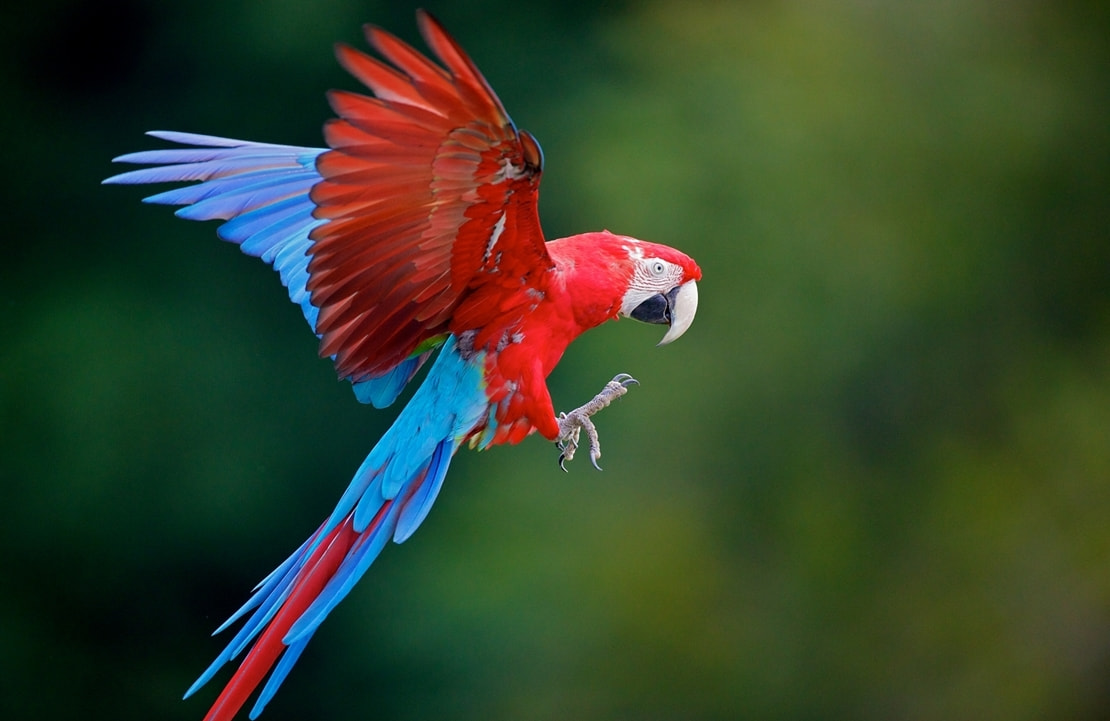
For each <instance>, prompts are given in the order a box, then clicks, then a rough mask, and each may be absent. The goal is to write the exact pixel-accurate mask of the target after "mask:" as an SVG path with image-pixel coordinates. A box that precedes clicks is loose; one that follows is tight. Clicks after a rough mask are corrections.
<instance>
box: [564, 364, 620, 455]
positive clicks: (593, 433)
mask: <svg viewBox="0 0 1110 721" xmlns="http://www.w3.org/2000/svg"><path fill="white" fill-rule="evenodd" d="M639 384H640V382H639V381H638V380H636V379H635V378H633V377H632V376H630V375H628V374H627V373H618V374H617V376H616V377H615V378H613V380H611V381H609V382H608V383H606V384H605V387H604V388H602V389H601V392H600V393H598V394H597V395H596V396H594V398H593V400H592V401H590V402H589V403H586V404H585V405H583V406H579V407H578V408H575V409H574V410H573V411H571V412H570V413H560V414H559V418H558V420H559V437H558V438H557V439H556V440H555V445H556V446H558V447H559V468H562V469H563V471H566V470H567V467H566V462H567V461H570V460H573V459H574V453H575V451H577V450H578V440H579V436H580V434H581V433H582V431H583V430H585V431H586V441H587V443H588V444H589V448H590V463H592V464H593V466H594V468H596V469H597V470H599V471H600V470H601V466H599V465H597V459H599V458H601V442H600V441H599V440H598V438H597V428H595V427H594V422H593V421H592V420H590V416H592V415H593V414H595V413H597V412H598V411H600V410H601V409H602V408H604V407H605V406H607V405H609V404H610V403H612V402H613V401H614V400H616V399H617V398H620V397H621V396H623V395H624V394H625V393H627V392H628V388H629V387H630V386H633V385H639Z"/></svg>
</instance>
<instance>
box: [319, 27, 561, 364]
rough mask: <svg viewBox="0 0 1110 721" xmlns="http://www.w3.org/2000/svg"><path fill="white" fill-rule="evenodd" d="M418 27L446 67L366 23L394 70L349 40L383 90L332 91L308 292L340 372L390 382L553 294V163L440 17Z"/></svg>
mask: <svg viewBox="0 0 1110 721" xmlns="http://www.w3.org/2000/svg"><path fill="white" fill-rule="evenodd" d="M418 21H419V23H420V30H421V33H422V34H423V36H424V39H425V40H426V42H427V43H428V46H429V47H430V48H431V49H432V50H433V52H434V53H435V54H436V56H437V57H438V58H439V59H440V60H441V61H442V62H443V63H444V65H445V66H446V70H444V69H443V68H441V67H439V66H437V65H435V64H434V63H432V62H430V61H429V60H428V59H427V58H425V57H424V56H422V55H420V54H419V53H418V52H416V51H415V50H413V49H412V48H411V47H410V46H408V45H406V44H405V43H404V42H402V41H401V40H399V39H398V38H396V37H394V36H392V35H390V34H389V33H387V32H385V31H383V30H381V29H379V28H376V27H368V28H367V30H366V37H367V40H368V41H369V43H370V44H371V45H372V46H373V47H374V48H375V49H377V51H378V52H379V53H380V54H381V55H382V57H384V58H385V59H386V60H388V61H389V63H391V64H392V67H391V66H390V65H387V64H386V63H384V62H381V61H379V60H376V59H374V58H371V57H369V56H367V55H364V54H362V53H360V52H358V51H356V50H354V49H352V48H350V47H348V46H345V45H340V46H339V47H338V49H337V55H338V57H339V61H340V63H341V64H342V65H343V66H344V67H345V68H346V69H347V70H348V71H349V72H350V73H351V74H352V75H354V76H355V77H356V78H358V79H359V80H360V81H362V82H363V83H365V84H366V86H367V87H369V88H370V89H371V90H373V91H374V94H375V96H376V97H373V98H371V97H367V96H364V95H358V94H355V93H350V92H344V91H333V92H332V93H330V95H329V99H330V100H331V103H332V107H333V108H334V109H335V111H336V113H337V114H338V115H339V118H337V119H334V120H332V121H330V122H329V123H328V124H327V125H326V126H325V135H326V138H327V142H328V145H330V146H331V148H332V150H330V151H328V152H326V153H324V154H323V155H321V156H320V157H319V159H318V160H317V164H316V168H317V171H318V172H319V173H320V175H321V177H322V180H321V181H320V182H319V183H317V184H316V185H315V186H313V188H312V192H311V197H312V200H313V202H315V204H316V206H317V210H316V213H315V215H316V217H318V218H321V219H326V220H327V222H326V223H324V224H322V225H320V226H318V227H316V228H315V229H314V230H313V231H312V234H311V237H312V238H313V240H314V243H313V245H312V247H311V249H310V250H309V253H310V255H311V260H310V262H309V264H308V272H309V280H308V290H309V291H310V293H311V299H312V304H313V305H314V306H316V307H317V308H319V311H320V312H319V316H318V319H317V323H316V332H317V333H318V334H319V335H320V337H321V345H320V352H321V354H322V355H325V356H331V355H334V356H335V364H336V368H337V369H338V372H339V375H340V376H342V377H345V378H350V379H352V380H354V381H359V380H363V379H365V378H372V377H375V376H379V375H381V374H383V373H385V372H387V371H388V370H389V369H391V368H393V367H394V366H396V365H397V364H398V363H401V362H402V361H404V360H405V359H406V358H408V357H410V356H411V355H412V354H413V353H416V352H419V351H420V350H421V349H422V348H423V347H424V346H425V345H426V344H428V343H430V342H434V341H435V340H436V339H438V338H441V337H442V336H443V335H444V334H446V333H449V332H458V331H460V330H470V329H476V328H483V327H485V326H486V325H489V324H493V323H494V322H495V321H503V320H504V319H503V318H502V316H503V315H504V314H505V313H506V312H508V313H510V314H511V313H512V312H513V310H514V307H513V306H514V305H515V306H516V307H515V309H516V310H517V311H518V312H520V313H523V310H520V307H521V306H520V305H519V303H517V302H516V301H514V300H510V296H511V295H512V294H514V293H519V292H520V289H521V288H522V287H524V288H532V289H533V290H534V291H535V292H542V290H543V283H544V279H545V274H546V273H547V271H548V270H549V269H550V268H551V260H550V258H549V257H548V255H547V250H546V248H545V246H544V239H543V233H542V231H541V230H540V224H539V217H538V215H537V212H536V200H537V190H538V186H539V180H540V173H541V169H542V168H541V166H542V156H541V153H540V149H539V146H538V145H537V144H536V141H535V139H534V138H532V136H531V135H529V134H528V133H527V132H524V131H518V130H517V129H516V127H515V126H514V125H513V122H512V120H510V119H509V116H508V114H507V113H506V112H505V109H504V107H502V105H501V102H500V101H499V100H498V99H497V96H496V95H495V94H494V93H493V91H492V90H491V89H490V87H489V85H488V84H487V83H486V81H485V79H484V78H483V77H482V75H481V73H479V72H478V69H477V68H476V67H475V66H474V64H473V63H472V62H471V61H470V59H469V58H468V57H467V56H466V55H465V53H464V52H463V51H462V49H461V48H460V47H459V46H458V45H457V44H456V43H455V41H454V40H452V39H451V38H450V36H448V35H447V33H446V32H445V31H444V29H443V28H442V27H441V26H440V25H439V23H438V22H437V21H435V20H434V19H433V18H432V17H431V16H429V15H427V14H426V13H420V14H419V16H418Z"/></svg>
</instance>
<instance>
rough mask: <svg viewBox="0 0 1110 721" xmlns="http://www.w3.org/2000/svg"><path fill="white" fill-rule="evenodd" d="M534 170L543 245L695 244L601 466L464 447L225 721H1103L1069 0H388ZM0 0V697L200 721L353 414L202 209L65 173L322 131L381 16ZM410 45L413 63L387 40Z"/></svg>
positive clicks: (310, 137) (1092, 319)
mask: <svg viewBox="0 0 1110 721" xmlns="http://www.w3.org/2000/svg"><path fill="white" fill-rule="evenodd" d="M426 4H427V6H429V7H430V9H432V10H433V11H434V12H435V13H436V14H438V15H439V16H440V18H441V19H442V20H443V21H444V23H445V24H446V25H447V26H448V28H449V29H450V30H451V31H452V33H454V34H455V35H456V37H458V39H459V40H460V41H461V42H462V44H463V45H464V46H465V47H466V48H467V49H468V50H469V51H470V52H471V54H472V55H473V56H474V58H475V59H476V61H477V63H478V64H479V66H480V67H481V68H482V69H483V70H484V72H485V74H486V75H487V77H488V78H489V80H490V82H491V83H492V84H493V86H494V87H495V88H496V89H497V90H498V92H499V94H500V95H501V98H502V100H503V101H504V103H505V105H506V106H507V107H508V108H509V110H510V112H512V113H513V116H514V118H515V119H516V121H517V122H518V123H519V124H520V126H521V127H525V128H528V129H529V130H531V131H532V132H534V133H535V134H536V136H537V137H538V138H539V139H540V141H541V142H542V143H543V145H544V149H545V151H546V154H547V168H546V174H545V179H544V185H543V201H542V206H541V209H542V214H543V217H544V223H545V227H546V229H547V231H548V233H549V235H550V236H551V237H556V236H560V235H565V234H569V233H573V232H578V231H583V230H588V229H599V228H603V227H604V228H610V229H612V230H614V231H619V232H623V233H628V234H632V235H637V236H640V237H644V238H648V239H652V240H658V241H661V242H666V243H668V244H672V245H675V246H678V247H680V248H682V249H684V250H686V251H687V252H689V253H690V254H691V255H693V256H694V257H696V258H697V259H698V261H699V262H700V264H701V266H702V268H703V269H704V271H705V281H704V283H703V284H702V288H701V290H702V305H701V314H700V317H699V318H698V321H697V322H696V323H695V324H694V326H693V328H692V329H691V331H690V332H689V333H688V334H687V336H686V337H684V338H683V339H682V340H681V341H680V342H678V343H676V344H675V345H673V346H668V347H666V348H663V349H656V348H655V347H654V343H655V342H656V341H657V340H658V338H659V336H660V333H661V331H659V329H657V328H654V327H646V326H642V325H639V324H636V323H632V322H623V323H619V324H615V325H610V326H607V327H605V328H602V329H599V330H597V331H594V332H592V333H590V334H587V336H585V337H584V338H582V339H581V340H580V341H579V342H578V343H577V344H576V345H575V346H574V347H573V348H572V349H571V351H570V352H569V353H568V354H567V356H566V359H565V361H564V362H563V364H562V365H561V366H560V368H559V369H558V370H557V371H556V372H555V374H554V375H553V376H552V378H551V388H552V393H553V396H554V397H555V400H556V405H557V406H558V407H561V408H569V407H572V406H575V405H578V404H579V403H581V402H582V401H584V400H585V399H586V398H588V397H589V396H591V395H592V394H593V393H594V392H595V391H596V390H597V389H598V388H599V387H600V385H601V384H602V383H603V382H604V381H605V380H607V379H608V378H610V377H611V376H612V375H613V374H615V373H616V372H618V371H624V372H629V373H632V374H634V375H635V376H636V377H638V378H639V379H640V380H641V382H642V384H643V385H642V387H640V388H638V389H636V390H634V391H633V392H632V394H631V395H630V396H629V397H627V398H626V399H624V400H623V401H621V402H620V403H619V404H617V405H616V406H614V407H613V408H611V409H609V410H608V411H606V412H605V414H604V415H602V416H601V418H600V422H599V426H600V430H601V433H602V440H603V444H604V450H605V457H604V459H603V465H604V466H605V469H606V470H605V472H604V473H601V474H599V473H596V472H594V471H593V470H592V469H591V468H589V466H588V463H587V462H586V460H584V459H580V460H578V461H576V462H575V463H574V464H573V467H572V469H571V472H570V473H569V474H568V475H564V474H562V473H560V472H559V471H558V469H557V468H556V465H555V458H556V453H555V451H554V449H553V448H552V446H551V445H550V444H548V443H545V442H543V441H542V440H541V439H538V438H533V439H529V440H527V441H526V442H524V443H522V444H521V445H519V446H516V447H511V448H501V449H498V450H496V451H494V452H490V453H481V454H476V453H462V454H460V456H459V457H458V458H457V459H456V462H455V464H454V467H453V468H452V472H451V474H450V478H449V480H448V482H447V484H446V486H445V488H444V492H443V493H442V495H441V496H440V500H439V501H438V503H437V505H436V508H435V510H434V511H433V512H432V514H431V515H430V516H429V518H428V520H427V522H426V523H425V524H424V526H423V528H421V530H420V532H419V533H418V534H417V535H416V537H415V538H414V539H413V540H412V541H410V542H409V543H407V544H405V546H403V547H399V548H398V547H391V548H389V549H387V552H386V553H385V554H384V555H383V557H382V558H381V559H380V561H379V562H378V564H377V565H376V566H375V567H374V568H373V569H372V570H371V572H370V573H369V574H368V576H367V578H366V579H365V580H364V581H363V583H362V584H361V585H360V587H359V588H358V589H357V590H356V592H355V593H353V594H352V597H351V598H350V599H349V600H348V601H347V602H346V603H344V604H343V605H342V606H341V607H340V609H339V610H338V611H337V612H336V613H334V614H333V615H332V617H331V618H330V619H329V621H328V622H327V623H326V624H325V625H324V627H323V628H322V630H321V631H320V632H319V633H318V634H317V636H316V639H315V640H314V642H313V644H312V645H311V646H310V647H309V650H308V651H307V653H306V654H305V656H304V657H303V658H302V660H301V661H300V663H299V664H298V667H297V668H296V669H295V671H294V672H293V674H292V675H291V677H290V678H289V680H288V681H287V682H286V684H285V686H284V688H283V689H282V691H281V692H280V693H279V694H278V696H277V698H276V699H275V701H274V702H273V703H272V704H271V705H270V707H269V709H268V710H267V711H266V713H265V715H264V716H263V719H268V720H269V721H282V720H283V719H300V720H309V719H320V720H328V719H361V718H374V719H396V720H397V721H402V720H406V721H407V720H420V721H423V720H425V719H461V720H466V719H530V720H531V719H538V720H541V721H543V720H547V719H576V720H579V719H581V720H592V719H744V718H752V719H922V720H926V719H936V720H941V719H946V720H947V719H1007V720H1011V721H1013V720H1022V719H1107V718H1110V197H1108V190H1110V10H1108V6H1107V4H1106V3H1104V2H1094V1H1092V2H1078V1H1076V2H1067V1H1064V2H1060V1H1051V2H1050V1H1048V0H1043V1H1040V2H1037V1H1033V0H963V1H962V2H953V1H950V0H918V1H913V2H895V1H894V0H889V1H886V2H883V1H881V0H875V1H864V0H856V1H848V2H834V1H833V0H827V1H823V0H811V1H808V2H806V1H801V0H799V1H796V2H786V1H773V0H766V1H762V2H736V3H728V2H699V1H693V2H691V1H689V0H660V1H659V2H650V3H637V2H631V1H627V2H618V3H602V4H597V3H585V2H565V1H560V0H551V1H550V2H528V3H524V2H509V1H507V0H486V1H484V2H477V3H471V4H462V3H448V2H428V3H426ZM13 5H14V4H12V3H9V4H8V7H7V9H5V10H3V11H2V12H3V15H4V17H3V18H0V41H2V42H0V52H2V53H3V57H4V60H3V65H2V68H0V92H2V95H3V98H4V102H3V105H4V110H3V112H0V128H2V130H3V137H4V138H5V143H4V145H5V150H4V156H5V158H6V160H5V170H4V173H3V181H0V182H3V183H4V187H3V195H2V198H3V199H2V203H3V207H4V214H5V218H6V224H5V229H6V232H5V236H6V237H5V240H4V247H5V248H7V250H6V252H5V262H4V263H3V265H2V267H0V279H2V282H3V287H4V290H5V292H4V294H3V299H2V300H0V303H2V306H3V311H4V312H3V314H2V319H3V320H2V321H0V322H2V323H3V340H2V341H0V343H2V345H0V412H2V415H0V423H2V426H0V449H2V455H0V477H2V484H0V488H2V491H0V493H2V496H0V502H2V509H3V513H4V519H3V523H2V525H0V543H2V545H3V559H4V561H3V571H2V572H3V586H2V590H0V619H2V622H0V717H3V718H12V719H75V718H113V719H121V720H130V719H136V720H137V719H199V718H200V717H201V716H202V715H203V713H204V712H205V711H206V710H207V707H208V704H209V703H210V702H211V700H212V699H213V698H214V697H215V695H216V692H217V691H218V688H217V687H216V686H218V683H222V680H223V679H226V674H225V675H223V676H221V677H220V678H219V680H218V682H217V683H215V684H213V686H211V687H208V688H205V689H204V690H203V691H202V692H201V693H200V694H199V695H198V697H197V698H193V699H190V700H189V701H187V702H182V701H180V700H179V697H180V695H181V693H182V692H183V691H184V690H185V688H186V687H187V686H188V685H189V684H190V683H191V682H192V680H193V679H194V678H195V676H196V675H198V674H199V672H200V671H202V670H203V668H204V667H205V666H206V665H207V664H208V662H209V660H210V658H211V657H213V656H214V655H215V654H216V653H217V652H218V650H220V649H221V648H222V643H221V640H219V639H217V640H213V639H210V638H208V637H207V634H208V633H209V632H210V631H211V630H212V629H213V628H214V627H215V626H216V625H217V624H218V623H219V622H220V621H222V620H223V618H224V617H225V616H226V615H227V614H229V613H230V612H231V611H232V610H234V609H235V608H236V607H237V606H238V605H239V604H240V603H241V602H242V601H243V600H244V599H245V598H246V594H247V592H248V590H249V589H250V587H251V586H252V585H253V583H254V582H255V581H257V580H258V579H259V578H261V577H262V576H263V575H264V574H265V573H267V572H268V571H269V570H270V569H271V568H272V567H273V566H274V565H276V564H277V563H278V562H279V561H280V560H281V559H283V558H284V557H285V556H286V554H287V553H288V552H290V551H291V550H292V549H293V548H295V547H296V546H297V545H298V544H299V543H300V542H301V540H302V539H303V538H304V537H305V536H306V535H307V534H308V533H309V532H310V531H312V530H313V529H314V528H315V527H316V524H317V523H318V522H319V521H320V520H321V519H322V518H323V517H324V515H325V514H326V513H327V512H328V511H329V510H330V508H331V505H332V504H333V503H334V501H335V500H336V498H337V497H338V495H339V493H340V492H341V490H342V488H343V487H344V486H345V485H346V482H347V480H348V479H349V477H350V474H351V473H352V472H353V470H354V469H355V468H356V467H357V465H358V463H359V462H360V461H361V459H362V457H363V456H364V454H365V453H366V452H367V451H368V450H369V448H370V447H371V446H372V444H373V443H374V440H375V439H376V437H377V436H378V435H379V434H380V433H381V432H382V430H383V429H384V428H385V427H386V425H387V424H388V423H389V421H390V419H391V417H392V415H393V412H392V411H387V412H376V411H374V410H372V409H370V408H368V407H364V406H360V405H359V404H358V403H356V402H355V400H354V398H353V396H352V394H351V392H350V389H349V387H348V386H347V385H345V384H341V383H337V382H336V381H335V378H334V374H333V373H332V370H331V368H330V366H329V364H328V363H326V362H324V361H321V360H318V359H317V358H316V354H315V348H314V345H313V342H312V338H311V336H310V334H309V333H308V332H307V331H306V329H305V327H304V321H303V319H302V317H301V315H300V313H299V311H298V310H297V308H295V307H294V306H292V305H291V304H290V303H289V302H288V300H287V298H286V296H285V292H284V289H282V288H281V287H280V285H279V284H278V282H277V280H276V278H275V277H274V276H273V275H272V273H271V272H270V271H269V270H267V269H266V268H265V267H264V266H262V265H261V264H259V263H258V262H257V261H255V260H253V259H250V258H247V257H245V256H242V255H240V254H239V253H238V251H237V250H236V249H235V248H234V247H232V246H229V245H226V244H222V243H219V242H217V240H216V239H215V237H214V233H213V230H214V226H213V225H212V224H207V225H201V224H195V223H186V222H183V221H179V220H176V219H174V218H173V217H172V215H171V213H170V212H169V211H168V210H167V209H165V208H159V207H148V206H142V205H140V204H139V202H138V200H139V198H140V197H141V196H142V195H143V191H142V189H134V188H118V187H101V186H100V185H99V184H98V183H99V181H100V180H101V179H102V178H104V177H105V176H107V175H109V174H111V173H113V172H115V171H116V170H117V168H116V167H113V166H111V165H110V163H109V162H108V161H109V159H110V158H111V157H113V156H115V155H119V154H121V153H124V152H128V151H133V150H139V149H144V148H151V147H160V146H161V144H160V143H158V142H157V141H154V140H151V139H147V138H144V137H143V136H142V135H141V133H142V131H145V130H148V129H177V130H189V131H195V132H202V133H213V134H219V135H229V136H233V137H244V138H250V139H255V140H264V141H273V142H288V143H295V144H308V145H317V144H319V143H320V142H321V141H320V131H319V127H320V123H321V122H322V121H323V120H324V119H325V118H326V117H328V116H329V110H328V108H327V105H326V102H325V100H324V96H323V91H324V90H325V89H327V88H329V87H344V88H352V89H353V88H355V83H354V81H352V80H351V79H349V78H348V77H346V76H345V74H344V73H343V72H342V71H341V70H340V69H339V68H338V66H337V65H336V64H335V62H334V60H333V58H332V54H331V44H332V42H333V41H335V40H345V41H347V42H351V43H354V44H356V45H362V42H361V38H360V33H359V27H360V25H361V23H363V22H366V21H372V22H375V23H377V24H380V25H383V26H385V27H387V28H389V29H391V30H393V31H395V32H396V33H398V34H400V35H401V36H402V37H404V38H406V39H408V40H410V41H412V42H419V41H418V38H417V35H416V31H415V24H414V22H413V8H414V7H415V6H410V5H409V4H407V3H389V4H386V3H383V2H371V1H369V0H357V1H356V0H327V1H326V2H316V3H307V2H296V1H295V0H281V1H280V2H273V3H257V2H247V1H245V0H230V1H229V0H220V1H217V0H195V1H193V2H189V3H153V2H142V1H141V0H101V1H99V2H97V1H93V0H86V1H84V2H80V1H68V2H67V1H65V0H40V1H39V2H37V3H20V4H19V5H18V6H14V7H13ZM421 47H422V46H421Z"/></svg>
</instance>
